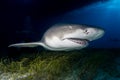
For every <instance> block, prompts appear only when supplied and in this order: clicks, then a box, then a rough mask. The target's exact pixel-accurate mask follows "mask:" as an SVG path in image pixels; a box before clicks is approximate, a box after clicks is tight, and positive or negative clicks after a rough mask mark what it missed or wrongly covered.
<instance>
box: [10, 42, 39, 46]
mask: <svg viewBox="0 0 120 80" xmlns="http://www.w3.org/2000/svg"><path fill="white" fill-rule="evenodd" d="M36 46H40V42H31V43H17V44H11V45H9V46H8V47H36Z"/></svg>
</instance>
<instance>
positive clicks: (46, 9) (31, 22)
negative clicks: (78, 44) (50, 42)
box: [0, 0, 120, 80]
mask: <svg viewBox="0 0 120 80" xmlns="http://www.w3.org/2000/svg"><path fill="white" fill-rule="evenodd" d="M52 1H54V0H52ZM37 2H38V3H37ZM62 3H64V4H62ZM78 3H79V1H78ZM50 4H52V6H51V5H50ZM61 4H62V5H63V7H59V6H61ZM75 4H76V5H80V6H76V5H75ZM66 5H67V6H68V7H66ZM2 6H3V8H2V11H1V13H2V15H1V24H0V26H1V30H0V35H1V38H0V44H1V46H0V53H1V56H0V60H1V61H0V80H23V79H24V80H120V37H119V36H120V27H119V26H120V1H119V0H98V1H95V0H91V1H90V0H86V1H81V4H77V1H73V3H68V4H67V2H66V1H65V2H64V1H58V2H55V4H54V3H53V2H51V1H49V0H46V1H42V0H41V1H37V0H36V1H32V0H30V1H28V0H24V1H23V2H22V1H11V2H10V1H7V0H6V1H4V2H3V4H2ZM55 6H56V8H54V7H55ZM74 6H75V7H74ZM58 23H68V24H71V23H73V24H87V25H93V26H99V27H101V28H103V29H104V30H105V35H104V36H103V37H102V38H100V39H98V40H95V41H92V42H90V44H89V46H88V47H86V48H84V49H81V50H74V51H68V52H66V51H60V52H59V51H49V50H45V49H44V48H43V47H35V48H15V47H11V48H8V45H10V44H14V43H23V42H34V41H39V40H40V39H41V38H42V36H43V34H44V32H45V31H46V30H47V29H48V28H50V27H51V26H52V25H54V24H58Z"/></svg>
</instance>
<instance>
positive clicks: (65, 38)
mask: <svg viewBox="0 0 120 80" xmlns="http://www.w3.org/2000/svg"><path fill="white" fill-rule="evenodd" d="M104 33H105V31H104V29H102V28H99V27H94V26H89V25H80V24H56V25H53V26H52V27H50V28H49V29H48V30H47V31H46V32H45V33H44V35H43V37H42V39H41V40H40V41H37V42H30V43H16V44H11V45H9V46H8V47H36V46H43V47H44V48H45V49H48V50H52V51H71V50H80V49H82V48H85V47H87V46H88V44H89V42H90V41H93V40H96V39H99V38H101V37H102V36H103V35H104Z"/></svg>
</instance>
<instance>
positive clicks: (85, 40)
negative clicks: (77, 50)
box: [67, 38, 89, 45]
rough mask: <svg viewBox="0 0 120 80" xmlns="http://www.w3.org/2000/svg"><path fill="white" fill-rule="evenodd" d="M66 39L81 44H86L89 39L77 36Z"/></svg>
mask: <svg viewBox="0 0 120 80" xmlns="http://www.w3.org/2000/svg"><path fill="white" fill-rule="evenodd" d="M67 39H68V40H70V41H72V42H74V43H77V44H82V45H86V44H87V43H88V41H89V40H87V39H79V38H67Z"/></svg>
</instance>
